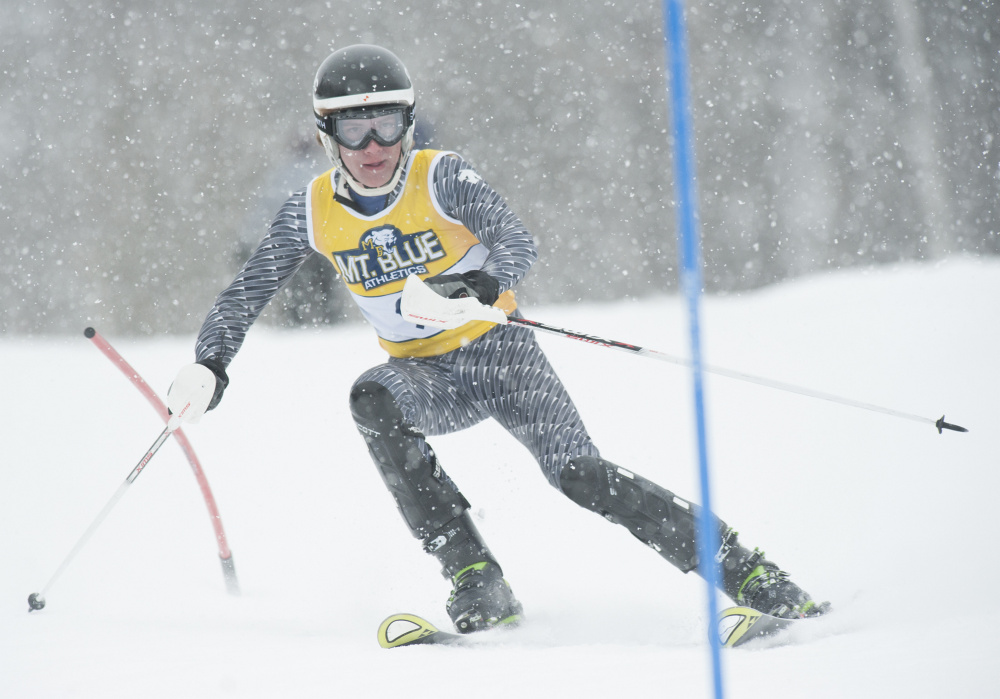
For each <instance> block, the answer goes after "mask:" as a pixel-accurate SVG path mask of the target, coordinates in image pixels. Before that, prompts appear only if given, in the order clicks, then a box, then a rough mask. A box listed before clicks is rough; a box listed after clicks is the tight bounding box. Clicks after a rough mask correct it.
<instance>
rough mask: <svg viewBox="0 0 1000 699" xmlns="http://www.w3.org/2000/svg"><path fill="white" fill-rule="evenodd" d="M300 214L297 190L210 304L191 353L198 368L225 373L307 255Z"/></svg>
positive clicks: (301, 198)
mask: <svg viewBox="0 0 1000 699" xmlns="http://www.w3.org/2000/svg"><path fill="white" fill-rule="evenodd" d="M305 208H306V190H304V189H303V190H299V191H298V192H295V193H294V194H293V195H292V196H291V197H290V198H289V199H288V201H286V202H285V204H284V206H282V207H281V209H280V210H279V211H278V214H277V216H275V218H274V220H273V221H272V222H271V227H270V228H269V230H268V233H267V235H266V236H264V239H263V240H262V241H261V242H260V244H259V245H258V246H257V249H256V250H254V252H253V254H252V255H251V256H250V259H248V260H247V261H246V264H244V265H243V269H241V270H240V272H239V274H237V275H236V278H235V279H233V281H232V283H231V284H230V285H229V286H228V287H226V289H225V290H224V291H223V292H222V293H221V294H219V296H218V297H217V298H216V299H215V305H214V306H213V307H212V310H211V311H209V313H208V316H207V317H206V318H205V322H204V324H203V325H202V326H201V332H199V333H198V341H197V344H196V348H195V352H196V357H197V360H198V361H199V362H204V363H207V362H208V361H212V362H215V363H217V364H218V365H220V366H221V368H222V369H223V370H224V369H225V368H226V367H228V366H229V362H231V361H232V359H233V357H234V356H235V355H236V353H237V352H238V351H239V349H240V347H241V346H242V345H243V340H244V338H245V337H246V334H247V331H248V330H249V329H250V326H251V325H253V323H254V321H255V320H257V317H258V316H260V314H261V312H262V311H263V310H264V308H265V306H267V304H268V303H269V302H270V301H271V299H273V298H274V296H275V294H277V293H278V291H279V290H280V289H281V287H282V286H284V285H285V283H286V282H288V280H289V279H290V278H291V277H292V275H293V274H295V272H296V271H298V269H299V267H301V266H302V263H303V262H305V261H306V259H307V258H308V257H309V255H310V254H312V252H313V250H312V248H311V247H310V246H309V239H308V232H307V230H306V222H305ZM210 368H212V367H210ZM213 370H214V369H213Z"/></svg>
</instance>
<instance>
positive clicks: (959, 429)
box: [934, 415, 969, 434]
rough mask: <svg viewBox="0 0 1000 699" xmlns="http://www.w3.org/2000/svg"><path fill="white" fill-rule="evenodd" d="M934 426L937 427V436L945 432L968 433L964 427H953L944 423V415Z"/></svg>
mask: <svg viewBox="0 0 1000 699" xmlns="http://www.w3.org/2000/svg"><path fill="white" fill-rule="evenodd" d="M934 426H935V427H937V431H938V434H941V433H942V432H944V431H945V430H952V431H953V432H968V431H969V430H967V429H965V428H964V427H962V426H961V425H953V424H951V423H950V422H945V421H944V415H942V416H941V417H940V418H938V421H937V422H935V423H934Z"/></svg>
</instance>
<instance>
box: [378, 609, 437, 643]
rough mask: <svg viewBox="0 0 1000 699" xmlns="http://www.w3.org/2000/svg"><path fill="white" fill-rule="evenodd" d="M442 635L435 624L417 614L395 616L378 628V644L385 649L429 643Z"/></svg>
mask: <svg viewBox="0 0 1000 699" xmlns="http://www.w3.org/2000/svg"><path fill="white" fill-rule="evenodd" d="M438 633H440V632H439V631H438V629H437V627H436V626H434V624H432V623H431V622H429V621H427V620H426V619H424V618H422V617H419V616H417V615H416V614H393V615H392V616H390V617H388V618H387V619H386V620H385V621H383V622H382V623H381V624H379V627H378V644H379V645H380V646H382V647H383V648H398V647H399V646H407V645H413V644H416V643H427V642H429V639H430V638H432V637H433V636H434V635H435V634H438Z"/></svg>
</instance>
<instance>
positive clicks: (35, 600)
mask: <svg viewBox="0 0 1000 699" xmlns="http://www.w3.org/2000/svg"><path fill="white" fill-rule="evenodd" d="M38 609H45V598H44V597H42V596H41V595H40V594H39V593H37V592H32V593H31V594H30V595H28V613H29V614H30V613H31V612H34V611H36V610H38Z"/></svg>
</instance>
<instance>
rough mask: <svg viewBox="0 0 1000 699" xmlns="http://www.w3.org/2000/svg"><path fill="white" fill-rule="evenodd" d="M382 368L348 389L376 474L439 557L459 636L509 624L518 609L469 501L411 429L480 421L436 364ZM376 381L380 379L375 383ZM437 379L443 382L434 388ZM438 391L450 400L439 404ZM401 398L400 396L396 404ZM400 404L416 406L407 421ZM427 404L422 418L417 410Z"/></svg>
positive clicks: (426, 545)
mask: <svg viewBox="0 0 1000 699" xmlns="http://www.w3.org/2000/svg"><path fill="white" fill-rule="evenodd" d="M404 367H406V368H401V367H399V366H395V364H387V365H382V366H380V367H376V368H375V369H373V370H371V371H369V372H366V374H365V375H363V376H362V377H361V379H359V380H358V382H356V383H355V385H354V387H353V388H352V390H351V398H350V405H351V412H352V414H353V416H354V420H355V423H356V424H357V427H358V430H359V431H360V432H361V434H362V436H363V437H364V439H365V442H366V443H367V445H368V449H369V452H370V453H371V456H372V459H373V460H374V462H375V465H376V467H377V468H378V471H379V474H380V475H381V476H382V479H383V481H384V482H385V484H386V486H387V487H388V488H389V491H390V492H391V493H392V495H393V497H394V498H395V500H396V503H397V505H398V506H399V511H400V513H401V514H402V516H403V520H404V521H405V522H406V524H407V526H408V527H409V528H410V531H411V532H412V534H413V535H414V536H415V537H416V538H418V539H420V540H421V542H422V543H423V545H424V550H425V551H427V552H428V553H431V554H432V555H434V556H435V558H437V560H438V562H439V563H440V564H441V567H442V571H441V572H442V574H443V575H444V576H445V577H446V578H448V579H450V580H452V581H453V583H454V584H455V590H454V591H453V592H452V596H451V599H449V603H448V612H449V615H450V616H451V617H452V620H453V621H454V622H455V625H456V627H457V628H458V630H459V631H462V632H468V631H476V630H480V629H482V628H489V627H490V626H493V625H495V624H497V623H501V622H510V621H512V620H514V619H512V618H513V617H516V616H517V615H518V614H520V611H521V609H520V605H519V604H518V603H517V601H516V600H515V599H514V597H513V595H512V594H511V593H510V588H509V587H508V586H507V584H506V582H504V580H503V571H502V570H501V568H500V566H499V564H498V563H497V561H496V559H495V558H494V557H493V554H492V553H491V552H490V550H489V548H488V547H487V546H486V544H485V542H484V541H483V539H482V537H481V536H480V534H479V531H478V530H477V529H476V526H475V524H474V523H473V521H472V518H471V517H470V515H469V512H468V508H469V503H468V501H467V500H466V499H465V497H464V496H463V495H462V494H461V492H459V490H458V488H457V487H456V486H455V484H454V483H453V482H452V480H451V479H450V478H449V477H448V476H447V474H445V472H444V471H443V470H442V469H441V466H440V464H439V463H438V461H437V457H436V456H435V454H434V451H433V449H431V448H430V445H428V444H427V442H426V440H425V439H424V436H423V434H422V433H421V432H420V431H418V430H417V428H416V427H415V426H414V422H415V419H422V421H423V422H425V423H426V424H431V425H434V424H436V423H439V424H447V425H448V426H449V427H450V428H451V429H459V428H460V427H464V426H468V425H469V424H474V423H475V422H477V421H479V420H481V419H482V417H481V416H479V415H478V414H477V413H476V412H475V410H474V409H472V408H470V407H469V406H463V405H462V404H461V400H460V399H459V398H458V397H457V395H456V394H455V393H454V392H453V391H448V390H447V380H446V379H445V378H444V377H443V376H440V375H434V374H437V373H438V371H437V368H436V367H434V366H433V365H427V366H424V365H421V364H418V363H411V364H409V365H406V364H405V363H404ZM374 379H378V380H374ZM431 380H434V381H438V382H444V385H441V383H436V384H431V383H428V382H429V381H431ZM431 385H434V386H436V388H437V390H438V391H439V393H438V394H437V395H443V396H444V397H445V398H447V401H442V400H440V399H438V400H436V401H435V400H434V395H435V394H432V393H431V392H430V391H429V390H428V389H429V387H430V386H431ZM397 396H398V398H397ZM400 404H403V405H406V406H408V407H410V408H411V416H410V419H407V416H405V415H404V413H403V410H402V408H401V407H400ZM415 405H423V406H425V409H424V411H423V412H424V413H432V414H430V415H421V414H419V413H420V412H421V411H417V410H415V409H413V406H415Z"/></svg>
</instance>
